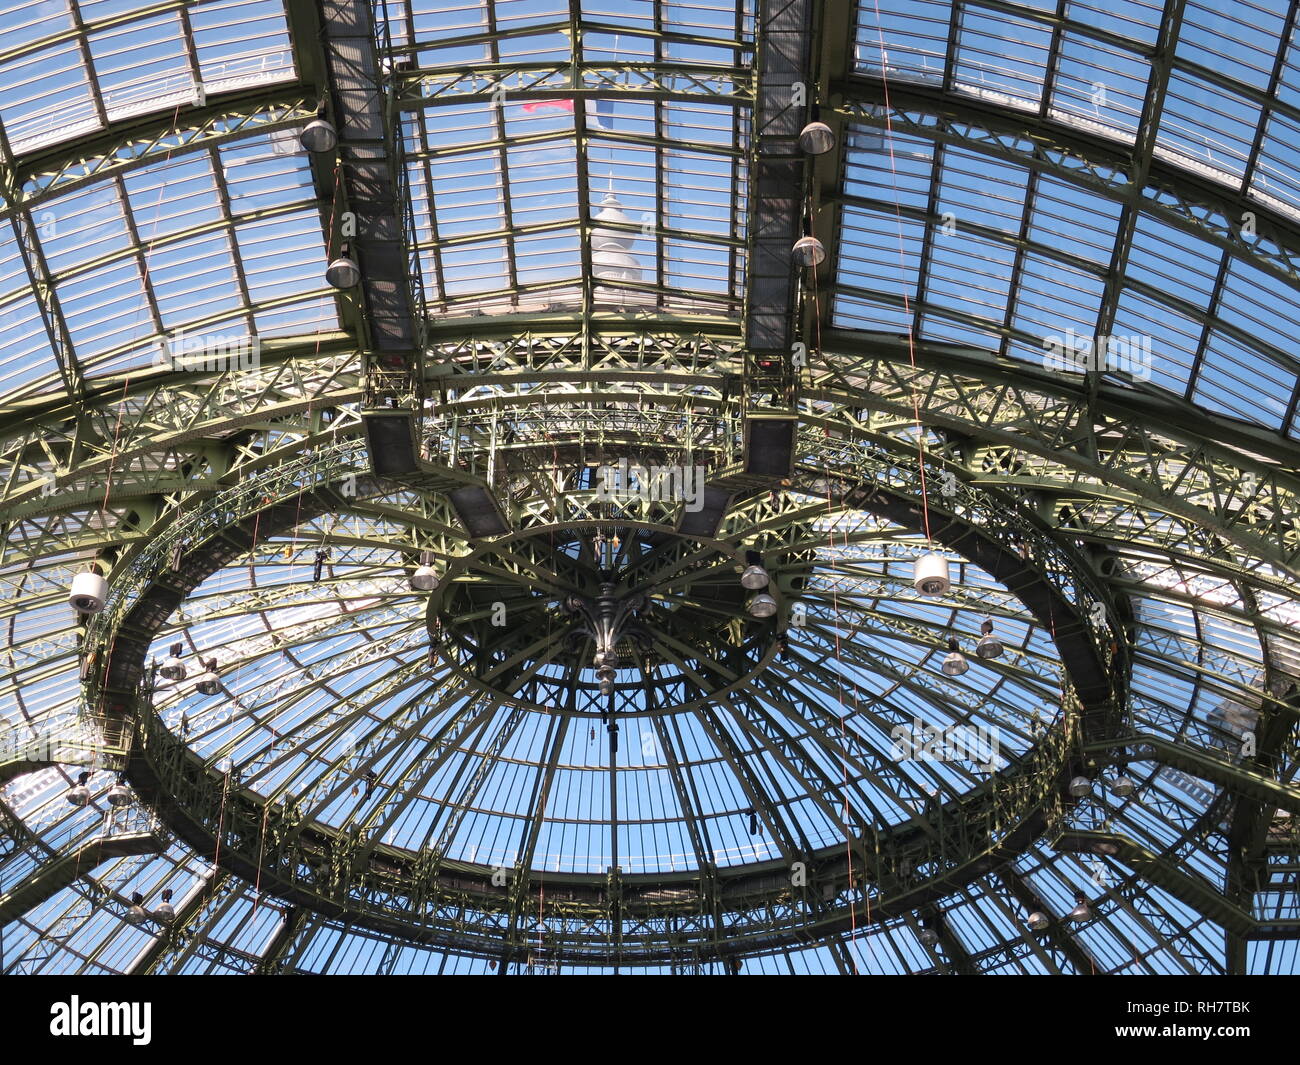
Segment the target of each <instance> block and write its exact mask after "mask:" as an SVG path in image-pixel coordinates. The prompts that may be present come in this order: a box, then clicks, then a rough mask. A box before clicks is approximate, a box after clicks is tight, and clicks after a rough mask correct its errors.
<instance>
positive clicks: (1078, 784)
mask: <svg viewBox="0 0 1300 1065" xmlns="http://www.w3.org/2000/svg"><path fill="white" fill-rule="evenodd" d="M1070 794H1071V795H1073V796H1074V797H1075V798H1076V799H1082V798H1083V797H1084V796H1085V795H1091V794H1092V781H1091V780H1089V779H1088V778H1087V777H1083V776H1079V777H1075V778H1074V779H1073V780H1071V781H1070Z"/></svg>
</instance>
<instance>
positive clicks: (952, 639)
mask: <svg viewBox="0 0 1300 1065" xmlns="http://www.w3.org/2000/svg"><path fill="white" fill-rule="evenodd" d="M940 668H941V669H942V670H943V675H944V676H945V677H960V676H961V675H962V674H963V673H965V672H966V671H967V670H968V669H970V663H969V662H967V661H966V656H965V655H964V654H962V653H961V645H960V644H958V643H957V637H956V636H949V637H948V653H947V655H945V656H944V659H943V665H942V666H941V667H940Z"/></svg>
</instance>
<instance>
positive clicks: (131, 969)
mask: <svg viewBox="0 0 1300 1065" xmlns="http://www.w3.org/2000/svg"><path fill="white" fill-rule="evenodd" d="M232 889H236V885H235V884H234V883H232V882H231V878H230V874H229V873H227V872H225V871H224V870H221V869H215V868H213V869H209V870H208V872H207V874H206V875H204V876H202V877H200V878H199V879H198V880H196V881H195V883H194V884H193V885H192V886H191V888H190V890H189V891H188V892H187V893H186V894H185V895H184V896H183V897H182V898H181V900H180V903H179V904H177V906H176V918H175V920H173V921H172V922H171V923H170V924H168V925H160V926H159V928H158V930H157V932H156V933H155V935H154V938H153V940H152V941H151V942H150V943H149V944H148V945H147V946H145V948H144V949H143V950H142V951H140V953H139V954H137V955H136V956H135V958H134V959H132V961H131V964H130V965H128V966H127V968H126V975H127V976H150V975H153V974H156V973H158V972H159V971H160V970H161V969H162V967H163V965H164V963H165V960H166V959H167V956H168V955H169V954H175V953H176V952H178V951H180V950H182V949H183V948H184V946H185V944H186V943H188V942H189V940H190V937H191V936H193V935H194V934H195V928H194V926H195V924H196V923H197V922H198V921H199V920H200V919H201V918H202V917H203V915H204V911H205V909H206V907H207V904H208V903H209V902H210V901H211V900H212V898H213V897H214V896H216V895H219V894H222V893H224V892H229V891H231V890H232Z"/></svg>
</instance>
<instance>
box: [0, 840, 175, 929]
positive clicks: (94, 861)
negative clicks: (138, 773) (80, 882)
mask: <svg viewBox="0 0 1300 1065" xmlns="http://www.w3.org/2000/svg"><path fill="white" fill-rule="evenodd" d="M162 849H163V841H162V839H161V838H160V837H159V835H158V834H157V833H156V832H152V831H138V832H116V833H108V832H106V833H104V834H103V835H100V836H98V837H96V838H95V839H92V840H90V841H88V842H86V843H83V844H81V845H80V846H79V847H76V848H74V849H72V850H69V851H64V852H62V853H60V854H59V855H58V857H57V858H54V859H52V860H51V861H48V862H45V863H44V864H42V865H39V866H37V867H36V868H35V869H34V870H33V871H32V872H31V873H30V874H29V875H28V876H26V877H24V878H23V879H22V880H21V881H19V882H18V883H17V884H15V885H13V886H12V887H10V888H9V889H8V890H7V891H6V892H5V893H4V894H3V895H0V926H3V925H6V924H8V923H9V922H10V921H12V920H14V919H15V918H17V917H21V916H22V915H23V914H24V913H26V912H28V911H29V910H31V909H33V908H34V907H36V906H39V905H40V904H41V903H42V902H45V901H46V900H47V899H50V898H53V897H54V896H55V895H56V894H58V893H59V892H60V891H62V890H63V889H64V888H66V887H69V886H70V885H72V884H73V883H74V882H75V881H76V880H77V879H78V878H79V877H83V876H90V875H92V874H93V873H94V871H95V869H96V868H97V867H98V866H100V865H102V864H103V863H104V862H108V861H112V860H114V859H117V858H126V857H129V856H131V855H143V854H158V853H159V852H161V851H162Z"/></svg>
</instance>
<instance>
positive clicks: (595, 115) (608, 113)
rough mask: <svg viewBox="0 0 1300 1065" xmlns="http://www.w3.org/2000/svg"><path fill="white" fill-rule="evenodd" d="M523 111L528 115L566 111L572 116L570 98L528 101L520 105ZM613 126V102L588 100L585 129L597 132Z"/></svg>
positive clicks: (571, 101)
mask: <svg viewBox="0 0 1300 1065" xmlns="http://www.w3.org/2000/svg"><path fill="white" fill-rule="evenodd" d="M521 107H522V108H523V110H524V111H525V112H526V113H527V114H530V115H537V114H546V113H547V112H548V111H550V112H555V111H567V112H568V113H569V114H573V100H572V98H569V99H563V98H554V99H549V100H530V101H529V102H528V103H526V104H522V105H521ZM613 126H614V101H613V100H588V101H587V128H588V129H597V130H608V129H612V128H613Z"/></svg>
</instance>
